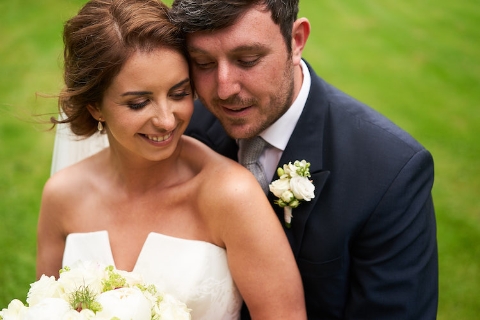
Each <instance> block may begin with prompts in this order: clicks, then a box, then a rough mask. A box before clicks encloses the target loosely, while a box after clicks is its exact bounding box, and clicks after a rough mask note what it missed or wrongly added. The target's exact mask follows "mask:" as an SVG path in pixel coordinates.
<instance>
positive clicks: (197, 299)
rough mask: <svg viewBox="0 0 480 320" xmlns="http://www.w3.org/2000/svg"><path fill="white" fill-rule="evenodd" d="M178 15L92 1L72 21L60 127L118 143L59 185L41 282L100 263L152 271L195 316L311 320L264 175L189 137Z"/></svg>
mask: <svg viewBox="0 0 480 320" xmlns="http://www.w3.org/2000/svg"><path fill="white" fill-rule="evenodd" d="M167 13H168V8H167V7H166V6H165V5H163V4H161V3H159V2H158V1H157V0H92V1H89V2H88V3H87V4H86V5H85V6H84V7H83V8H82V9H81V10H80V11H79V13H78V14H77V15H76V16H74V17H73V18H71V19H70V20H69V21H67V22H66V24H65V28H64V35H63V37H64V43H65V50H64V58H65V61H64V80H65V89H64V90H63V91H62V92H61V93H60V96H59V106H60V108H61V111H62V113H64V114H65V117H64V118H63V119H60V120H52V121H53V122H54V123H57V124H59V123H65V124H68V126H69V129H71V131H72V132H73V133H74V134H75V135H77V136H78V137H89V136H91V135H93V134H94V133H95V132H96V131H97V130H98V131H101V132H104V133H106V137H107V138H108V144H109V146H108V147H106V148H104V149H103V150H101V151H99V152H97V153H95V154H94V155H92V156H91V157H88V158H86V159H84V160H82V161H79V162H78V163H75V164H73V165H70V166H67V167H65V168H64V169H61V170H59V171H58V172H56V173H55V174H53V175H52V176H51V178H50V179H49V180H48V181H47V183H46V185H45V187H44V191H43V195H42V204H41V209H40V217H39V224H38V254H37V277H40V276H41V275H42V274H46V275H49V276H50V275H55V276H57V277H58V272H59V269H60V268H62V266H63V265H71V264H73V263H74V262H75V261H77V260H79V259H82V260H93V261H98V262H101V263H105V264H113V265H114V266H115V267H116V268H117V269H122V270H127V271H135V272H138V273H140V274H141V275H142V276H143V278H144V280H145V281H146V282H152V283H155V284H157V285H158V286H159V287H160V288H161V289H162V290H164V291H165V292H168V293H171V294H173V295H175V296H176V297H177V298H178V299H180V300H182V301H183V302H185V303H186V304H187V306H188V307H189V308H191V309H192V318H193V319H237V318H238V317H239V310H240V307H241V304H242V299H243V301H244V302H245V303H246V305H247V307H248V309H249V310H250V314H251V316H252V318H253V319H305V318H306V314H305V307H304V298H303V289H302V284H301V279H300V275H299V273H298V270H297V267H296V264H295V261H294V258H293V254H292V252H291V251H290V250H291V249H290V246H289V244H288V241H287V239H286V237H285V234H284V231H283V229H282V227H281V225H280V223H279V221H278V219H277V218H276V216H275V214H274V212H273V211H272V208H271V206H270V205H269V203H268V201H267V199H266V197H265V195H264V193H263V192H262V190H261V187H260V186H259V185H258V183H257V181H256V180H255V178H254V177H253V176H252V175H251V174H250V173H249V172H248V171H247V170H246V169H244V168H243V167H241V166H240V165H238V164H237V163H235V162H233V161H231V160H228V159H226V158H224V157H222V156H220V155H218V154H216V153H214V152H213V151H211V150H210V149H209V148H208V147H206V146H205V145H203V144H202V143H200V142H198V141H196V140H194V139H192V138H189V137H186V136H183V135H182V133H183V132H184V130H185V128H186V127H187V125H188V123H189V120H190V117H191V114H192V112H193V95H194V92H193V89H192V85H191V82H190V78H189V69H188V63H187V59H186V56H185V54H184V52H185V51H184V47H183V45H184V44H183V41H182V40H181V34H180V32H179V30H177V29H176V28H175V27H174V26H173V25H172V24H171V23H170V22H169V21H168V18H167ZM58 147H59V146H57V152H58ZM60 147H62V146H60ZM100 147H101V146H100ZM62 152H63V151H60V154H61V153H62ZM57 165H61V164H55V166H57Z"/></svg>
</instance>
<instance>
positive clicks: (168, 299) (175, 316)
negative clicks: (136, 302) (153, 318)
mask: <svg viewBox="0 0 480 320" xmlns="http://www.w3.org/2000/svg"><path fill="white" fill-rule="evenodd" d="M155 311H156V312H157V313H159V314H160V315H161V319H162V320H190V319H191V315H190V309H188V308H187V305H186V304H185V303H183V302H181V301H179V300H177V299H175V297H173V296H172V295H170V294H165V295H164V296H163V300H162V302H160V305H158V306H155Z"/></svg>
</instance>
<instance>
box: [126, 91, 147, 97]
mask: <svg viewBox="0 0 480 320" xmlns="http://www.w3.org/2000/svg"><path fill="white" fill-rule="evenodd" d="M152 93H153V92H151V91H128V92H125V93H122V94H121V96H122V97H125V96H145V95H148V94H152Z"/></svg>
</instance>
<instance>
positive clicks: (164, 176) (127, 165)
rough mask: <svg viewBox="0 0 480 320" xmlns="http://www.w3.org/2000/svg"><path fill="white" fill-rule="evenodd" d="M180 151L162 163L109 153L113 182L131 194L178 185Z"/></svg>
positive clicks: (113, 151) (113, 152)
mask: <svg viewBox="0 0 480 320" xmlns="http://www.w3.org/2000/svg"><path fill="white" fill-rule="evenodd" d="M180 154H181V153H180V150H179V148H177V150H176V151H175V152H174V154H172V156H171V157H169V158H167V159H164V160H161V161H149V160H147V159H145V158H142V157H131V156H126V155H122V154H120V153H119V152H116V151H115V150H112V149H111V150H110V152H109V155H108V157H109V161H108V162H109V163H110V164H111V167H110V168H111V175H112V180H113V181H114V183H115V184H118V186H119V188H123V189H124V190H125V192H127V193H129V194H136V193H145V192H146V191H151V190H154V189H159V188H166V187H170V186H171V185H173V184H176V183H177V181H178V179H179V177H180V172H179V171H180V169H179V168H180V166H181V161H180Z"/></svg>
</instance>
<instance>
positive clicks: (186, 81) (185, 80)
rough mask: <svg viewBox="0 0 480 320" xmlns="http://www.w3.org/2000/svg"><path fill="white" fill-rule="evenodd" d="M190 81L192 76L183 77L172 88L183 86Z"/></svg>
mask: <svg viewBox="0 0 480 320" xmlns="http://www.w3.org/2000/svg"><path fill="white" fill-rule="evenodd" d="M188 82H190V78H185V79H183V80H182V81H180V82H179V83H177V84H175V85H174V86H173V87H172V89H177V88H179V87H181V86H183V85H184V84H185V83H188Z"/></svg>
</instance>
